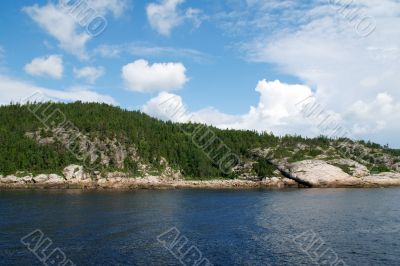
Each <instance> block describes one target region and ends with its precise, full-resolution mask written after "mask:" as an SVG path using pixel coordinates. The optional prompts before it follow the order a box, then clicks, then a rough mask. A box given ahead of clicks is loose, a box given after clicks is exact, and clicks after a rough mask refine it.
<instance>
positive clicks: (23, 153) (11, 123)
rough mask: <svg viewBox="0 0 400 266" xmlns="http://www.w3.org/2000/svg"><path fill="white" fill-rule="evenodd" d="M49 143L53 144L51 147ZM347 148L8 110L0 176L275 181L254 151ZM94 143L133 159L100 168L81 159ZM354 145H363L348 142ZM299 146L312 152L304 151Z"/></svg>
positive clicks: (50, 107) (102, 108) (121, 113)
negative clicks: (170, 172) (74, 170)
mask: <svg viewBox="0 0 400 266" xmlns="http://www.w3.org/2000/svg"><path fill="white" fill-rule="evenodd" d="M72 132H74V134H76V135H77V136H78V137H73V138H72V137H71V138H70V141H68V142H66V141H65V139H66V138H67V139H68V136H67V137H65V135H66V134H72ZM62 134H64V135H62ZM32 136H35V137H32ZM38 136H39V138H38ZM57 136H58V137H57ZM60 136H64V139H63V138H62V137H60ZM82 136H84V137H82ZM46 138H49V141H48V142H46V141H45V140H46ZM82 138H84V139H86V140H87V142H86V144H85V145H86V146H85V145H82V143H80V142H79V141H78V139H82ZM38 140H41V141H38ZM50 140H51V141H50ZM106 140H108V141H106ZM111 140H112V141H111ZM343 141H344V140H330V139H327V138H325V137H319V138H315V139H308V138H302V137H300V136H283V137H278V136H274V135H273V134H270V133H267V132H264V133H258V132H255V131H239V130H221V129H217V128H214V127H210V126H205V125H200V124H177V123H172V122H163V121H160V120H157V119H154V118H151V117H149V116H148V115H146V114H144V113H141V112H137V111H127V110H123V109H121V108H118V107H113V106H109V105H106V104H97V103H81V102H75V103H69V104H64V103H45V104H37V103H35V104H27V105H20V104H11V105H7V106H2V107H0V174H3V175H7V174H14V173H17V172H20V171H22V172H29V173H50V172H53V173H54V172H55V173H59V172H60V171H61V170H62V169H63V168H64V167H65V166H67V165H69V164H81V165H82V164H83V163H82V160H86V162H85V166H87V167H88V168H90V167H91V166H93V165H95V166H96V167H100V168H101V169H99V170H119V171H127V172H130V173H131V174H132V175H133V176H134V175H139V169H138V168H139V166H138V164H143V165H148V166H149V167H150V168H151V169H153V171H156V172H157V171H161V170H162V169H163V168H165V163H164V162H163V160H166V161H167V162H168V165H169V166H170V167H171V168H173V169H177V170H179V171H181V173H182V175H183V176H185V177H188V178H215V177H223V178H235V177H236V175H237V173H236V172H235V171H233V169H234V168H235V167H237V166H238V165H239V163H243V162H246V161H254V164H253V172H254V174H255V175H258V176H268V175H269V174H271V173H272V172H273V170H274V168H273V167H272V166H271V164H270V163H269V161H268V160H266V159H265V158H264V159H263V158H255V157H254V156H255V155H254V152H253V150H254V149H268V148H273V156H274V157H276V158H283V157H290V158H291V160H302V159H306V158H311V157H315V156H318V155H319V154H321V153H322V151H323V150H329V147H332V145H334V144H335V143H340V142H343ZM74 142H75V143H74ZM90 142H96V143H103V144H104V145H102V146H101V147H102V148H101V149H102V150H100V151H95V152H97V153H98V154H100V153H102V154H104V153H107V150H108V149H111V147H110V145H111V146H112V145H114V146H115V145H116V144H115V143H117V144H118V147H125V150H127V151H128V152H126V153H127V154H125V156H123V158H122V159H123V162H122V164H121V162H118V160H117V159H113V157H111V159H110V160H108V161H107V163H106V164H105V163H100V161H101V160H100V158H101V157H100V156H98V157H96V156H95V157H94V159H90V158H86V157H80V156H77V155H76V153H77V152H78V153H79V152H82V146H85V147H84V149H87V150H90V148H91V147H90ZM66 143H67V145H66ZM88 143H89V144H88ZM110 143H111V144H110ZM346 143H353V144H354V143H355V142H353V141H350V140H346ZM359 143H361V144H362V146H363V147H370V148H371V149H377V150H379V151H382V153H385V154H390V155H393V156H399V155H400V152H399V151H398V150H392V149H388V148H387V147H381V146H380V145H377V144H373V143H365V142H359ZM299 144H301V145H303V146H304V147H307V148H304V149H297V148H296V147H297V146H298V145H299ZM96 145H97V144H96ZM92 146H94V145H92ZM96 147H100V146H99V145H97V146H96ZM92 148H93V147H92ZM114 148H115V147H114ZM129 150H131V151H132V152H129ZM133 150H134V151H133ZM74 151H76V152H74ZM353 153H354V152H352V154H353ZM353 155H354V154H353ZM332 156H334V154H333V155H332ZM342 157H343V156H342ZM82 158H83V159H82ZM371 167H384V165H378V166H377V165H376V164H374V163H372V162H371ZM384 170H385V169H384Z"/></svg>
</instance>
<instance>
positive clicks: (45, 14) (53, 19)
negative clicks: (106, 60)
mask: <svg viewBox="0 0 400 266" xmlns="http://www.w3.org/2000/svg"><path fill="white" fill-rule="evenodd" d="M62 3H65V5H62ZM74 3H75V2H71V3H70V2H69V1H60V3H58V4H54V3H53V2H48V3H47V4H46V5H43V6H39V5H37V4H35V5H33V6H28V7H24V8H23V9H22V10H23V11H24V12H25V13H26V14H27V15H28V16H29V17H30V18H31V19H32V20H33V21H34V22H35V23H36V24H37V25H38V26H39V27H40V28H42V29H43V30H44V31H45V32H46V33H47V34H49V35H50V36H52V37H53V38H55V39H56V40H57V41H58V43H59V47H60V48H61V49H64V50H65V51H67V52H69V53H71V54H73V55H75V56H77V57H78V58H80V59H88V53H87V51H86V44H87V42H88V41H89V40H90V39H91V38H92V36H91V35H90V34H89V33H90V32H89V31H88V30H87V29H88V28H87V26H88V25H90V24H89V23H90V21H88V19H87V18H86V17H85V16H82V12H89V11H93V12H95V13H94V15H95V16H106V15H107V14H108V13H112V14H113V15H114V16H115V17H119V16H120V15H121V14H122V13H123V11H124V10H125V9H126V8H127V1H126V0H87V1H85V2H84V4H83V5H79V6H78V7H75V6H74Z"/></svg>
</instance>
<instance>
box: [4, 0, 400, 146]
mask: <svg viewBox="0 0 400 266" xmlns="http://www.w3.org/2000/svg"><path fill="white" fill-rule="evenodd" d="M0 6H1V8H0V104H9V103H10V102H23V100H24V99H27V98H29V97H30V96H31V95H32V94H34V93H36V92H40V93H41V94H42V95H45V97H46V98H47V99H50V100H55V101H63V102H72V101H77V100H80V101H84V102H105V103H108V104H112V105H115V106H120V107H122V108H125V109H129V110H141V111H143V112H145V113H147V114H149V115H151V116H154V117H156V118H160V119H164V120H173V121H176V122H188V121H195V122H201V123H206V124H211V125H214V126H216V127H219V128H234V129H250V130H257V131H260V132H262V131H266V132H273V133H275V134H278V135H284V134H297V135H303V136H308V137H315V136H319V135H321V134H324V135H328V136H331V137H350V138H353V139H363V140H371V141H374V142H378V143H380V144H383V145H385V144H389V145H390V146H391V147H397V148H398V147H400V138H399V137H398V136H399V133H400V123H399V121H400V90H399V86H400V85H399V84H400V75H399V74H400V73H399V72H400V47H399V46H400V1H398V0H353V1H352V0H307V1H305V0H220V1H215V0H201V1H199V0H198V1H194V0H186V1H185V0H150V1H143V0H140V1H139V0H52V1H50V0H49V1H33V0H20V1H2V2H1V3H0ZM178 109H179V112H176V111H174V110H178ZM177 113H178V114H177ZM338 128H339V129H340V130H338Z"/></svg>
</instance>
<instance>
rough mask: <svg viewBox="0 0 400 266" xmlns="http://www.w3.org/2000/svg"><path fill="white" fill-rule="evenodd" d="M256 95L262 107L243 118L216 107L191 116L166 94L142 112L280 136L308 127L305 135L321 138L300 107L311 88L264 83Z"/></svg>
mask: <svg viewBox="0 0 400 266" xmlns="http://www.w3.org/2000/svg"><path fill="white" fill-rule="evenodd" d="M256 91H257V92H258V93H259V94H260V100H259V103H258V105H257V106H251V107H250V108H249V111H248V112H247V113H245V114H242V115H230V114H226V113H223V112H220V111H218V110H217V109H215V108H213V107H207V108H204V109H202V110H199V111H195V112H191V111H190V110H189V109H188V108H187V106H186V105H185V104H184V102H183V100H182V98H181V97H180V96H178V95H175V94H172V93H166V92H161V93H160V94H159V95H158V96H156V97H154V98H152V99H151V100H149V101H148V102H147V103H146V104H145V105H144V106H143V108H142V110H143V112H145V113H147V114H149V115H151V116H154V117H157V118H160V119H163V120H171V121H174V122H189V121H192V122H199V123H205V124H209V125H214V126H217V127H219V128H232V129H254V130H258V131H268V132H270V131H272V132H274V133H276V134H280V135H282V134H286V133H296V130H298V129H299V128H300V127H306V128H307V130H305V131H304V133H307V134H309V135H314V136H315V135H318V132H317V130H316V129H315V128H312V127H310V125H311V122H310V121H308V120H307V119H306V117H304V116H303V114H302V113H301V106H300V105H299V103H301V102H302V101H304V100H305V99H307V98H308V97H310V96H312V95H313V93H312V91H311V89H310V88H309V87H307V86H304V85H297V84H293V85H291V84H285V83H282V82H280V81H270V82H269V81H266V80H261V81H260V82H259V83H258V84H257V87H256Z"/></svg>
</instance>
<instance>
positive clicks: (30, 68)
mask: <svg viewBox="0 0 400 266" xmlns="http://www.w3.org/2000/svg"><path fill="white" fill-rule="evenodd" d="M24 69H25V72H26V73H28V74H29V75H32V76H36V77H49V78H52V79H61V78H62V76H63V72H64V66H63V59H62V56H61V55H49V56H44V57H38V58H35V59H33V60H32V62H31V63H29V64H26V65H25V67H24Z"/></svg>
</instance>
